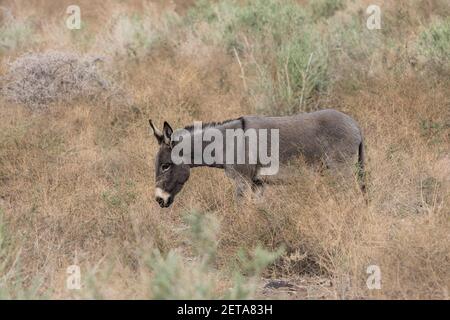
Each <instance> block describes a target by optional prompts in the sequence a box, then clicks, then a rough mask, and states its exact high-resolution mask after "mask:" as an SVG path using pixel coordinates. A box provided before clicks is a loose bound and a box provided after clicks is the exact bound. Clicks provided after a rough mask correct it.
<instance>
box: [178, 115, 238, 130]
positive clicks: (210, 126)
mask: <svg viewBox="0 0 450 320" xmlns="http://www.w3.org/2000/svg"><path fill="white" fill-rule="evenodd" d="M232 121H242V117H239V118H236V119H228V120H224V121H218V122H215V121H214V122H207V123H202V127H203V128H214V127H217V126H221V125H224V124H226V123H229V122H232ZM184 129H185V130H188V131H190V132H192V130H194V125H189V126H187V127H184Z"/></svg>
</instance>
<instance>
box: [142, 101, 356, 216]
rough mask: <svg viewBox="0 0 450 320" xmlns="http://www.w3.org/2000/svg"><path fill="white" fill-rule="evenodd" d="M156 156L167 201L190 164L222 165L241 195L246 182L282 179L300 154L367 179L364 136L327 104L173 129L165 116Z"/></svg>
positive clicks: (162, 198) (161, 199)
mask: <svg viewBox="0 0 450 320" xmlns="http://www.w3.org/2000/svg"><path fill="white" fill-rule="evenodd" d="M149 123H150V127H151V129H152V130H153V134H154V136H155V138H156V139H157V141H158V143H159V150H158V152H157V154H156V158H155V181H156V188H155V198H156V201H157V202H158V203H159V205H160V206H161V207H169V206H170V205H171V204H172V203H173V200H174V198H175V196H176V195H177V193H178V192H180V191H181V189H182V188H183V186H184V184H185V183H186V181H187V180H188V179H189V174H190V170H191V168H194V167H201V166H208V167H213V168H220V169H224V170H225V173H226V175H227V176H229V177H230V178H232V179H233V180H234V181H235V184H236V194H237V196H238V197H240V196H242V194H243V193H244V191H245V190H246V188H247V187H248V186H250V187H251V189H252V190H253V191H254V192H258V193H262V188H263V186H264V184H266V183H270V182H271V181H278V182H280V181H281V182H282V181H283V174H282V171H283V170H280V169H282V168H283V167H284V166H285V165H286V164H288V163H289V162H290V161H291V160H293V159H295V158H298V157H302V158H303V159H304V160H305V163H307V164H308V165H311V166H318V167H321V168H322V167H326V168H330V169H340V168H345V167H346V168H353V167H354V165H355V164H357V173H358V178H359V183H360V187H361V190H362V191H363V192H364V191H365V185H364V141H363V136H362V133H361V129H360V128H359V126H358V124H357V123H356V121H355V120H353V119H352V118H351V117H350V116H348V115H346V114H344V113H342V112H339V111H337V110H332V109H327V110H321V111H316V112H312V113H302V114H297V115H293V116H284V117H264V116H243V117H240V118H238V119H232V120H227V121H224V122H220V123H217V122H216V123H206V124H204V123H203V124H202V123H199V122H195V123H194V125H191V126H188V127H185V128H183V129H177V130H176V131H173V130H172V128H171V126H170V125H169V124H168V123H167V122H164V126H163V130H162V131H160V130H158V129H157V128H156V127H155V126H154V125H153V123H152V121H151V120H149Z"/></svg>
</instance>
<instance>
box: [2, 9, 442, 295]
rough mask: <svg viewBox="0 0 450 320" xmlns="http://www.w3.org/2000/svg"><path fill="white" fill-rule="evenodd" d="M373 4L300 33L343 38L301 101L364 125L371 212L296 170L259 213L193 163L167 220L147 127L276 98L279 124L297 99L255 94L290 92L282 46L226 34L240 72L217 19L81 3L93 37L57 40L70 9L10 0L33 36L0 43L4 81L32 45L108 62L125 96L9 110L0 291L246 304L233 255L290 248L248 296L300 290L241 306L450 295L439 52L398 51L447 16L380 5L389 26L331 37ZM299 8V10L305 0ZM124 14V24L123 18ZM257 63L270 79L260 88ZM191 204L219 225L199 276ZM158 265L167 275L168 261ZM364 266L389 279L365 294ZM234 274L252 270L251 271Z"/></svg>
mask: <svg viewBox="0 0 450 320" xmlns="http://www.w3.org/2000/svg"><path fill="white" fill-rule="evenodd" d="M272 1H274V0H272ZM366 2H367V1H361V2H357V3H350V2H349V3H348V4H347V5H346V6H339V8H340V9H338V11H337V12H336V13H335V14H334V15H332V16H330V17H328V15H329V14H328V13H327V17H323V18H322V19H313V20H314V21H309V22H307V23H308V25H307V26H309V27H308V28H312V27H313V28H315V30H317V32H319V33H320V34H321V35H322V36H323V38H324V39H328V40H329V39H331V38H327V37H329V36H330V34H329V33H328V32H336V33H334V34H333V35H334V36H335V38H334V39H335V41H331V40H330V41H326V43H327V46H326V48H327V50H329V51H328V52H329V54H328V57H327V65H328V67H327V70H326V75H327V87H326V88H325V89H324V90H311V97H310V99H308V100H307V101H305V102H304V105H301V107H302V109H315V108H323V107H329V106H331V107H333V108H336V109H338V110H341V111H344V112H346V113H348V114H350V115H352V116H353V117H355V118H356V119H357V121H358V122H359V123H360V124H361V127H362V128H363V131H364V134H365V138H366V145H367V154H368V157H367V158H368V160H367V168H368V181H369V185H368V189H369V198H370V201H369V204H368V205H366V204H365V203H364V200H363V199H362V198H361V196H360V194H359V192H358V190H357V186H356V184H355V185H353V184H350V185H349V184H348V183H344V182H343V181H340V179H339V178H333V177H329V176H318V175H316V174H315V173H314V172H310V171H309V170H307V169H306V168H303V167H300V169H296V170H298V171H299V174H298V177H297V178H295V179H293V181H290V182H289V184H288V185H286V186H277V187H271V188H269V189H268V190H267V193H266V197H265V200H264V201H263V202H262V203H253V202H252V201H251V200H249V201H247V202H246V204H245V205H244V206H243V207H236V206H235V205H234V200H233V186H232V184H231V182H230V181H229V180H228V179H227V178H226V177H225V175H224V174H223V172H221V171H215V170H213V169H202V168H201V169H197V170H194V171H193V172H192V175H191V178H190V181H189V182H188V183H187V185H186V186H185V189H184V190H183V191H182V192H181V194H180V195H179V197H177V200H176V202H175V204H174V205H173V207H171V208H170V209H160V208H159V206H158V205H157V203H156V202H155V201H154V200H153V183H154V181H153V155H154V153H155V151H156V149H157V145H156V143H155V141H154V139H152V137H151V136H150V135H149V131H148V128H147V125H148V124H147V119H148V118H152V119H155V121H157V122H158V123H162V121H163V120H167V121H169V122H170V123H172V124H173V125H174V126H175V127H178V126H182V125H184V124H187V123H190V122H192V121H193V120H202V121H211V120H221V119H227V118H232V117H236V116H240V115H242V114H249V113H255V112H257V111H258V110H261V108H259V106H260V105H259V104H260V103H261V102H264V103H266V102H267V101H275V100H277V99H278V100H279V101H281V102H280V105H277V106H273V110H271V112H274V113H283V112H285V111H286V110H288V111H289V110H290V109H289V108H291V106H292V105H293V103H294V102H292V101H297V100H295V99H294V100H292V101H291V100H289V97H285V100H282V99H284V98H283V97H281V96H279V97H277V98H276V99H274V96H272V93H273V91H272V92H269V93H268V92H266V91H258V90H257V89H258V88H261V87H262V88H266V85H270V86H273V87H276V86H281V85H283V83H284V82H281V81H280V80H279V74H280V73H279V72H278V71H279V70H278V69H277V68H278V67H279V65H278V64H277V61H276V59H275V58H274V56H273V53H272V52H265V51H264V47H269V48H272V47H273V48H276V39H274V38H273V37H272V36H271V37H265V38H264V45H263V46H258V45H257V40H258V39H256V38H254V39H252V38H251V37H249V36H248V34H246V33H245V31H244V30H241V29H238V31H236V34H237V38H236V39H238V40H239V41H243V42H242V43H243V44H244V45H243V46H242V47H239V43H235V45H236V48H238V49H239V51H237V52H238V53H239V58H240V59H241V62H242V66H243V68H244V69H242V67H241V66H240V65H239V63H238V61H237V58H236V55H235V54H234V51H233V50H232V51H230V50H229V48H230V47H229V43H232V44H233V42H225V40H224V42H221V40H220V37H219V38H217V37H216V35H217V34H218V35H219V36H220V32H222V30H224V29H220V28H219V27H218V26H215V22H213V23H207V22H206V20H205V21H201V22H198V21H197V22H196V23H197V27H196V28H190V27H188V26H186V25H185V23H187V22H185V21H184V20H183V19H184V17H185V16H186V10H187V7H188V4H185V2H184V1H179V2H177V1H175V3H176V6H175V7H170V6H169V7H167V6H164V5H163V4H162V3H163V2H162V1H158V2H155V3H148V2H145V1H131V2H129V3H127V4H123V3H122V4H114V5H112V4H108V5H107V4H101V2H98V3H97V2H94V3H93V2H92V1H80V7H81V9H82V13H83V12H85V15H84V16H85V18H86V23H87V26H86V27H85V28H83V29H82V30H79V31H69V30H66V29H65V28H64V25H63V23H62V21H63V20H62V17H63V16H64V11H65V2H64V1H61V2H58V5H57V6H55V4H54V2H51V1H43V0H41V1H32V2H31V3H30V2H29V1H14V2H13V1H9V2H8V1H7V2H6V4H4V5H3V6H5V7H7V8H10V9H11V12H12V14H13V15H14V19H15V21H27V23H29V24H30V28H31V29H30V30H31V32H32V34H33V36H32V37H33V39H34V40H35V41H33V42H29V43H28V42H26V43H25V44H24V43H23V42H22V41H21V40H20V39H19V40H20V41H19V40H17V41H16V42H12V40H11V39H10V38H8V41H9V43H17V44H18V45H17V46H15V47H14V48H12V47H11V48H8V50H2V49H1V48H0V61H1V64H0V75H2V76H5V75H7V73H8V71H10V70H11V69H9V67H8V64H7V62H11V61H14V60H15V59H16V58H17V57H20V56H21V55H22V54H24V53H25V52H27V51H28V50H30V51H37V52H45V51H47V50H63V51H73V52H74V54H76V55H77V56H78V55H79V56H80V57H86V56H89V55H102V56H103V55H106V56H108V57H109V58H111V59H112V62H111V67H108V69H107V70H106V72H107V73H108V72H109V74H108V75H109V76H114V78H115V79H117V81H119V82H120V86H121V87H122V88H123V90H125V91H126V94H127V97H130V100H131V101H128V102H127V103H113V102H111V101H110V100H108V101H105V100H102V99H100V100H95V101H94V100H90V99H81V100H75V101H74V100H72V99H70V101H68V100H64V99H56V100H54V102H55V103H53V104H52V105H51V107H48V108H46V110H45V112H38V113H37V112H34V111H33V108H31V109H30V108H29V107H27V106H26V105H22V104H20V103H12V102H10V101H7V99H5V97H2V98H1V100H0V131H1V136H0V213H1V214H2V216H3V217H2V219H3V223H0V225H1V224H3V229H4V232H3V233H1V232H0V258H1V260H2V261H3V262H0V284H1V285H2V286H3V288H2V289H0V297H3V296H5V297H20V296H24V297H34V298H35V297H50V298H78V297H95V298H99V297H103V298H149V297H155V296H156V297H159V295H162V297H164V296H166V297H180V296H181V297H183V296H185V295H188V296H189V295H190V296H192V295H195V294H196V293H198V292H199V291H195V290H194V289H192V288H189V290H187V289H186V290H181V288H183V287H182V286H187V285H189V283H190V280H192V285H193V286H194V284H195V283H200V282H202V283H209V281H210V282H211V284H212V285H211V287H208V290H207V292H208V295H207V296H206V297H224V296H232V297H238V296H239V295H237V294H236V295H233V294H235V292H234V291H231V293H230V291H229V288H230V287H233V288H234V289H236V284H233V283H235V282H233V281H234V280H233V274H234V270H235V269H236V266H237V265H240V264H241V262H242V261H240V259H239V255H238V252H239V251H240V250H244V252H247V251H248V252H250V251H252V250H253V249H254V248H256V247H258V246H262V247H264V248H267V249H269V250H272V251H275V250H277V249H278V248H280V247H283V248H284V254H283V255H281V256H280V257H279V258H278V259H277V260H276V261H275V262H274V263H273V264H271V265H270V266H269V268H267V269H266V270H265V272H264V273H263V278H264V280H263V279H261V278H258V279H257V282H256V285H257V286H260V287H261V286H262V284H263V283H265V282H266V281H267V279H280V278H282V279H286V280H287V281H289V282H291V283H293V284H294V285H295V288H297V289H296V290H294V292H291V293H286V294H284V293H282V292H281V291H277V290H272V291H271V292H269V293H268V292H267V290H262V289H261V290H257V291H256V293H254V294H253V293H250V297H254V296H257V297H275V298H277V297H287V298H328V299H329V298H342V299H355V298H365V299H372V298H375V299H378V298H388V299H404V298H413V299H416V298H422V299H432V298H436V299H448V298H449V293H448V290H449V285H450V268H449V266H450V219H449V216H450V92H449V90H448V88H449V85H450V83H449V78H448V73H446V72H448V70H443V71H442V70H440V71H438V70H436V69H435V68H434V66H435V64H436V60H435V59H436V56H433V57H427V56H423V54H422V52H421V51H420V50H416V49H414V48H415V47H414V46H413V47H411V45H409V46H408V45H405V43H403V42H402V41H401V40H399V38H401V37H400V36H399V33H400V34H401V35H405V37H407V39H408V40H407V43H406V44H416V43H419V39H420V34H421V32H422V31H423V30H425V29H426V28H427V26H429V25H430V24H431V23H434V21H435V20H436V19H437V20H439V19H442V17H441V16H440V15H441V13H442V12H445V10H447V9H448V7H447V6H446V5H445V3H444V2H441V1H437V0H436V1H432V0H428V1H413V2H408V6H406V7H404V8H406V9H402V8H403V7H397V6H396V5H392V4H390V2H389V3H387V2H381V4H382V5H385V7H383V8H384V9H383V10H386V12H385V14H384V17H386V19H385V20H383V21H384V23H386V24H387V25H386V28H384V29H382V30H381V31H380V32H378V31H374V32H377V33H376V34H370V33H369V31H368V30H364V29H358V26H360V25H362V26H364V23H365V21H364V20H357V21H359V22H357V23H356V24H355V25H353V27H348V28H347V29H345V28H344V29H343V30H341V31H339V30H338V31H336V30H334V29H339V28H338V27H337V26H338V25H340V24H339V23H340V22H342V23H341V25H342V26H352V23H354V22H352V21H353V19H357V18H356V17H360V18H361V17H364V15H363V14H362V13H361V11H360V10H364V9H365V8H366V7H367V5H366ZM301 3H302V4H301V5H302V6H305V9H304V10H305V12H306V13H305V14H306V15H308V14H309V13H308V10H309V9H308V7H307V4H306V3H305V1H302V2H301ZM178 4H181V5H178ZM227 10H228V9H227ZM302 10H303V9H302ZM317 10H318V9H316V11H317ZM333 10H334V9H333ZM136 12H138V13H139V12H144V13H143V16H141V17H140V19H141V20H139V19H137V20H136V21H137V22H136V21H135V22H136V23H137V25H136V24H135V25H130V24H128V23H130V20H128V19H129V18H124V17H133V14H136ZM224 12H225V11H224ZM226 12H230V11H226ZM327 12H328V11H327ZM362 12H364V11H362ZM383 12H384V11H383ZM330 14H331V13H330ZM230 16H231V14H230ZM118 17H121V18H120V19H125V20H122V22H118V20H117V19H119V18H118ZM150 17H151V18H152V19H150ZM221 18H222V20H220V21H230V19H231V18H230V17H228V16H222V17H221ZM130 19H131V18H130ZM44 20H45V23H44ZM316 20H317V21H316ZM124 21H125V22H124ZM131 21H134V20H131ZM139 21H141V22H139ZM361 21H362V22H361ZM389 21H391V23H390V24H389ZM419 22H420V23H419ZM14 23H16V22H14ZM118 23H119V26H121V27H117V25H118ZM223 23H225V22H223ZM327 24H330V25H331V26H333V28H327V27H326V26H327ZM311 26H312V27H311ZM335 26H336V27H335ZM6 27H7V26H6ZM16 27H17V26H16V25H14V28H16ZM305 28H306V27H305ZM118 29H120V30H119V31H120V32H119V31H118ZM150 29H152V30H154V32H155V33H154V34H153V35H156V36H155V37H153V36H152V37H151V39H149V38H145V39H144V40H145V41H144V42H139V41H138V40H139V39H141V38H140V37H141V33H142V31H143V30H144V31H146V30H150ZM217 30H221V31H220V32H219V33H217V32H218V31H217ZM305 30H308V29H307V28H306V29H305ZM329 30H333V31H329ZM118 32H119V33H121V37H118V36H117V33H118ZM123 32H125V33H127V32H128V33H129V34H123ZM214 32H216V33H217V34H215V33H214ZM136 35H137V36H136ZM135 36H136V37H135ZM244 36H247V39H246V40H243V39H245V37H244ZM133 37H135V38H133ZM339 37H341V38H339ZM116 39H117V41H116ZM127 39H129V40H133V39H134V40H133V41H131V42H127V41H125V40H127ZM336 39H342V40H343V41H339V43H336ZM405 39H406V38H405ZM147 40H148V41H147ZM150 40H151V41H150ZM229 40H230V38H228V39H226V41H229ZM280 41H286V40H285V39H281V40H280ZM242 43H241V44H242ZM19 44H20V45H19ZM356 44H358V47H355V45H356ZM324 48H325V47H324ZM444 48H445V47H444ZM274 50H275V49H274ZM324 50H325V49H324ZM269 51H270V50H269ZM430 61H432V62H433V63H432V64H430V63H428V62H430ZM258 68H267V70H269V71H270V72H271V73H270V72H269V73H267V74H266V73H264V76H263V75H262V74H261V73H260V72H259V71H258ZM280 70H281V69H280ZM324 74H325V73H324ZM321 76H322V73H321ZM269 82H270V83H269ZM299 86H300V87H299V88H300V89H301V86H302V84H301V82H300V84H299ZM38 91H39V90H38ZM39 92H40V93H42V90H41V91H39ZM57 93H58V94H60V93H61V91H58V90H57ZM280 97H281V98H280ZM63 98H68V97H67V96H63ZM271 99H274V100H271ZM280 99H281V100H280ZM27 101H28V100H27ZM16 102H23V101H22V100H20V99H16ZM283 103H284V104H283ZM282 107H285V108H287V109H280V108H282ZM199 181H202V183H199ZM192 210H197V211H198V212H201V213H205V214H206V213H208V214H209V215H211V216H212V217H214V219H215V220H217V222H218V223H219V227H218V230H217V233H215V238H216V239H215V241H216V242H217V250H215V258H214V262H213V263H212V265H210V266H208V268H207V270H206V271H205V272H204V273H201V272H200V273H199V272H198V265H199V264H200V265H202V264H201V263H202V262H201V260H199V258H198V253H197V252H196V250H195V247H194V245H193V243H192V242H190V241H189V237H188V235H187V234H186V228H187V222H186V220H185V215H186V213H187V212H191V211H192ZM155 249H157V250H159V252H161V254H162V256H163V257H166V256H167V254H168V253H169V252H172V253H171V254H170V255H173V252H176V253H177V254H176V258H173V259H175V260H176V259H182V260H181V265H182V272H181V275H180V279H181V280H180V283H179V284H177V283H175V284H173V286H174V288H173V290H172V291H170V292H169V293H166V295H164V294H165V293H164V292H165V291H161V288H160V287H155V277H157V276H158V270H160V269H161V268H160V269H158V267H155V266H153V267H151V266H149V264H148V263H147V262H148V260H149V259H152V252H155ZM170 255H169V256H170ZM170 257H171V256H170ZM160 258H161V257H160ZM153 259H154V261H156V262H155V263H158V261H159V262H160V263H162V265H163V268H162V269H165V268H164V266H165V264H164V263H168V262H167V261H165V260H164V258H161V259H163V260H158V258H155V257H153ZM155 259H156V260H155ZM167 259H169V258H167ZM169 260H170V259H169ZM173 263H174V264H176V263H180V262H173ZM72 264H78V265H80V266H81V270H82V281H83V288H82V290H80V291H77V290H75V291H70V290H67V289H66V285H65V283H66V277H67V274H66V268H67V266H69V265H72ZM369 265H378V266H379V267H380V268H381V272H382V288H381V290H369V289H368V288H367V286H366V279H367V277H368V274H367V273H366V269H367V267H368V266H369ZM196 268H197V269H196ZM238 269H239V268H238ZM240 270H241V271H242V270H243V271H242V272H244V274H245V268H242V266H241V267H240ZM159 272H161V271H159ZM253 280H255V279H253ZM17 285H18V286H19V287H20V288H21V289H17ZM177 285H179V286H180V287H177ZM193 288H194V287H193ZM191 289H192V290H191ZM158 290H159V291H158ZM5 292H7V293H5ZM233 292H234V293H233ZM199 297H205V296H199Z"/></svg>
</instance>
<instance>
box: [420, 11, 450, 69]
mask: <svg viewBox="0 0 450 320" xmlns="http://www.w3.org/2000/svg"><path fill="white" fill-rule="evenodd" d="M418 47H419V52H420V53H421V54H423V55H424V56H425V57H426V58H427V59H428V60H429V61H430V62H431V63H432V64H433V65H434V66H435V67H437V68H438V69H440V70H450V18H447V19H445V20H441V21H437V22H435V23H433V24H432V25H431V26H430V27H429V28H428V29H426V30H424V31H423V32H422V33H421V34H420V36H419V42H418Z"/></svg>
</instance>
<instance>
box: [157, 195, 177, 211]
mask: <svg viewBox="0 0 450 320" xmlns="http://www.w3.org/2000/svg"><path fill="white" fill-rule="evenodd" d="M155 200H156V202H158V204H159V206H160V207H161V208H168V207H170V205H171V204H172V202H173V197H171V196H169V197H168V198H166V199H163V198H161V197H156V198H155Z"/></svg>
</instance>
